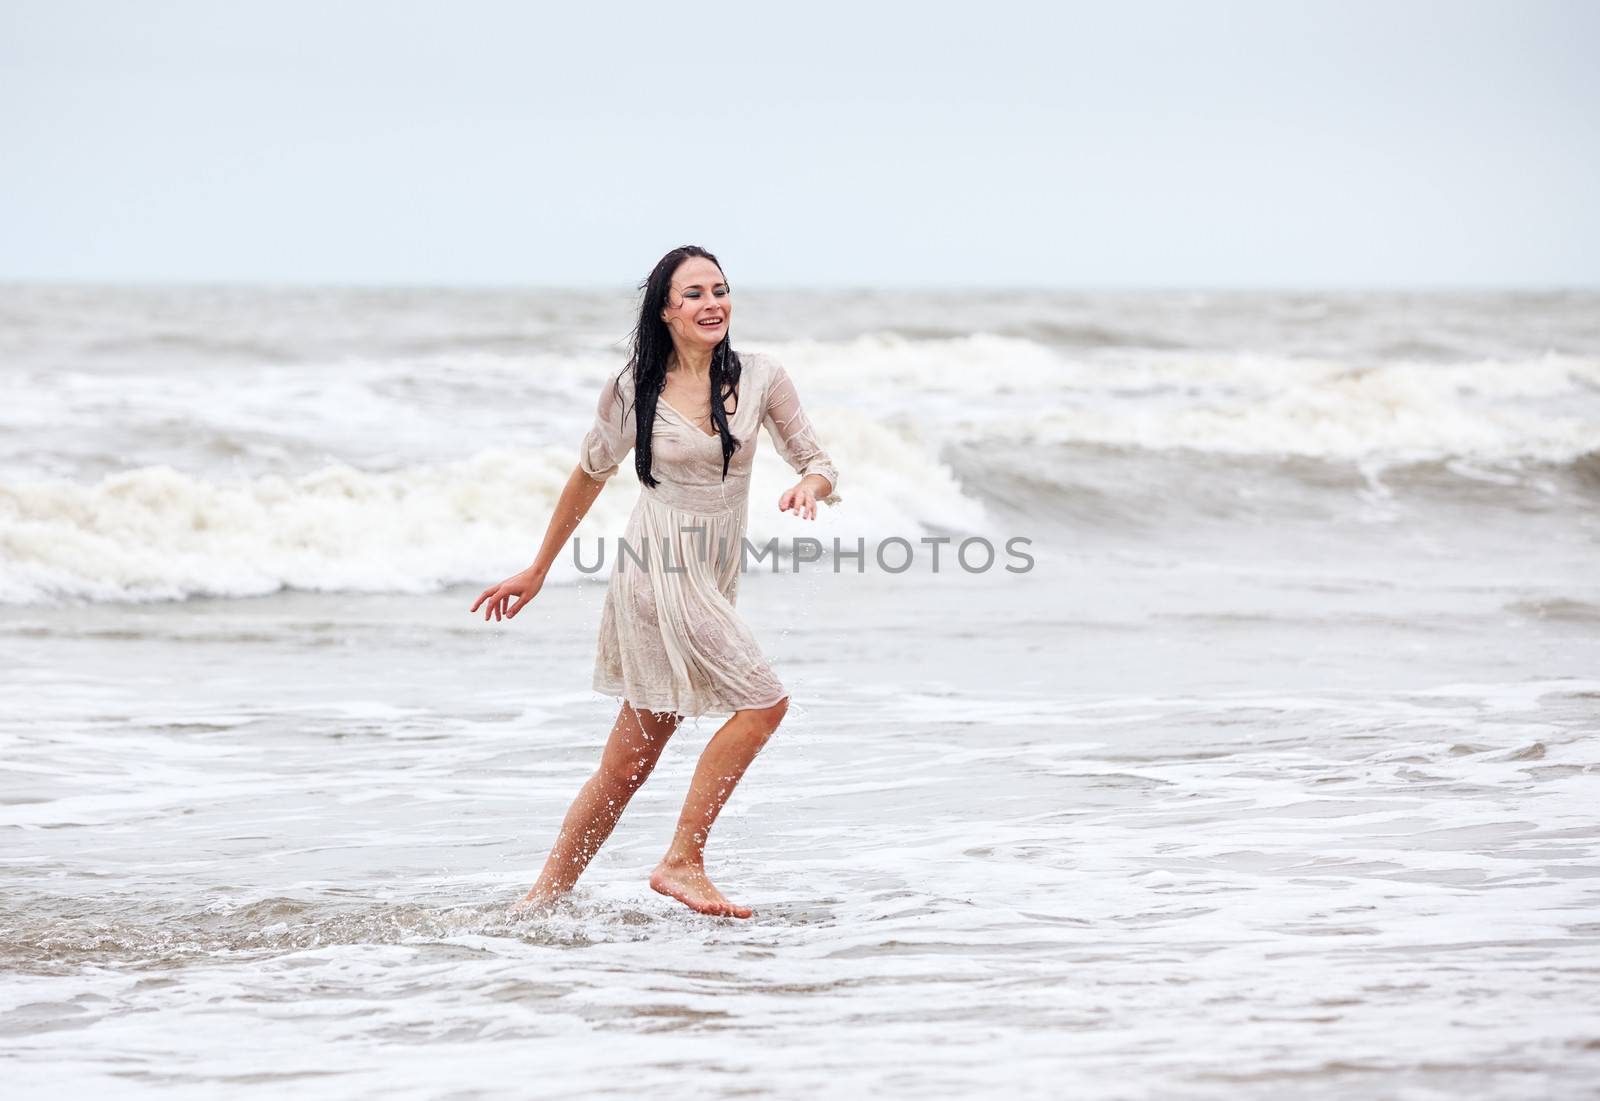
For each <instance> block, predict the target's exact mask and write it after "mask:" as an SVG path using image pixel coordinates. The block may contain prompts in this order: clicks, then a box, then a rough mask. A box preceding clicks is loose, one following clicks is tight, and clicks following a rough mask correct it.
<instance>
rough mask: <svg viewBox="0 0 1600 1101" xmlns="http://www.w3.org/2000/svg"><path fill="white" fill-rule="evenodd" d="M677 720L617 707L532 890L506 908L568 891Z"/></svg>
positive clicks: (678, 717) (649, 768)
mask: <svg viewBox="0 0 1600 1101" xmlns="http://www.w3.org/2000/svg"><path fill="white" fill-rule="evenodd" d="M682 718H683V717H682V716H681V715H658V714H657V713H656V712H653V711H643V710H641V711H635V710H634V709H633V706H632V705H631V704H627V703H624V704H623V705H622V710H621V711H619V712H617V721H616V724H615V725H613V726H612V728H611V736H610V737H609V738H607V739H606V748H605V751H604V752H603V753H602V754H601V755H600V767H599V768H598V769H596V770H595V773H594V775H593V776H591V777H589V779H588V780H587V781H585V783H584V785H583V787H582V788H581V789H580V790H579V792H578V796H577V798H575V799H574V800H573V801H572V806H571V807H570V808H569V809H568V810H567V817H566V819H565V820H564V821H563V822H562V823H561V831H560V833H558V834H557V835H556V842H555V844H554V845H552V846H551V847H550V855H549V857H547V858H546V859H545V862H544V871H542V872H540V873H539V879H538V881H537V882H535V883H534V885H533V889H532V890H531V891H529V892H528V893H527V894H526V895H525V896H523V898H522V900H521V901H519V902H518V903H516V905H515V906H513V907H512V909H513V911H515V910H518V909H521V908H523V907H526V906H532V905H536V904H540V903H546V902H551V901H553V900H555V899H557V898H559V897H560V896H562V895H564V894H566V893H567V892H568V891H570V890H572V886H573V884H575V883H577V882H578V877H579V876H581V875H582V874H583V870H584V869H585V868H587V867H588V866H589V861H590V860H592V859H593V858H594V854H595V853H597V852H599V851H600V846H601V845H603V844H605V841H606V838H608V837H610V836H611V830H612V828H613V827H615V826H616V824H617V819H619V818H621V817H622V812H623V810H625V809H626V808H627V806H628V800H630V799H632V798H633V793H634V792H636V791H638V790H639V787H640V785H642V784H643V783H644V782H645V780H646V779H647V778H649V776H650V773H651V771H652V770H653V769H654V768H655V767H656V761H657V759H658V758H660V756H661V750H662V749H663V748H664V747H665V746H666V744H667V739H668V738H670V737H672V732H673V731H674V730H676V729H677V728H678V723H679V722H680V721H682Z"/></svg>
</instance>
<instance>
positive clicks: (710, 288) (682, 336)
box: [661, 256, 733, 351]
mask: <svg viewBox="0 0 1600 1101" xmlns="http://www.w3.org/2000/svg"><path fill="white" fill-rule="evenodd" d="M732 319H733V297H732V295H730V294H729V293H728V284H727V282H726V281H724V279H723V278H722V269H721V268H719V267H717V265H715V264H713V263H712V262H711V261H710V260H707V259H705V258H704V257H703V256H691V257H689V258H688V259H687V260H685V261H684V262H683V263H681V264H679V265H678V269H677V270H676V271H674V272H673V273H672V286H671V288H670V289H669V290H668V291H667V304H666V306H665V308H663V309H662V311H661V320H662V321H665V322H666V323H667V328H668V329H669V330H671V332H672V341H673V343H674V344H677V345H679V346H680V347H686V348H698V349H703V350H705V351H710V350H711V349H712V348H715V347H716V346H717V344H718V343H720V342H721V340H722V338H723V337H725V336H727V335H728V325H729V323H730V322H731V321H732Z"/></svg>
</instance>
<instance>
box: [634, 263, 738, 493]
mask: <svg viewBox="0 0 1600 1101" xmlns="http://www.w3.org/2000/svg"><path fill="white" fill-rule="evenodd" d="M692 256H698V257H701V258H703V259H706V260H710V261H711V262H712V263H713V264H716V265H717V270H718V271H721V270H722V264H721V263H719V262H718V260H717V258H716V257H715V256H713V255H711V253H709V252H707V251H706V250H705V249H703V248H700V247H699V246H698V245H684V246H682V247H681V248H675V249H673V250H672V251H671V252H669V253H667V254H666V255H665V256H663V257H662V258H661V259H660V260H658V261H656V266H655V267H654V268H652V269H651V271H650V275H649V276H648V277H647V278H646V279H645V281H644V282H643V283H640V284H639V290H640V291H642V292H643V294H642V295H641V297H640V299H639V322H638V324H637V325H635V326H634V327H633V351H632V353H631V354H630V355H629V357H628V370H630V371H632V372H633V395H634V398H633V400H634V408H635V409H636V410H637V413H638V415H637V416H636V417H635V418H634V438H633V469H634V471H635V472H637V473H638V475H639V482H640V484H642V485H647V486H649V487H650V488H652V489H654V488H655V486H656V484H657V483H656V479H655V477H654V476H653V475H652V474H651V473H650V459H651V451H650V440H651V435H652V431H653V429H654V428H655V423H656V403H657V401H658V400H659V399H660V397H661V389H662V387H663V386H665V385H666V382H667V360H668V359H669V358H670V357H671V355H672V330H670V329H668V328H667V323H666V322H665V321H663V320H661V311H662V310H664V309H666V306H667V296H668V293H669V292H670V291H671V290H672V273H673V272H675V271H677V270H678V265H679V264H681V263H683V262H684V261H685V260H687V259H689V258H690V257H692ZM723 283H724V284H726V283H727V277H726V274H724V277H723ZM732 339H733V326H732V323H729V326H728V331H727V332H725V333H723V334H722V340H721V341H720V342H719V343H718V344H717V346H716V347H715V348H713V349H712V350H711V423H712V424H714V425H715V426H716V429H717V435H718V436H719V437H721V439H722V476H723V477H724V478H726V477H727V476H728V463H729V462H730V461H732V459H733V453H734V452H735V451H737V450H738V449H739V441H738V440H736V439H734V438H733V433H732V432H731V431H729V429H728V411H727V410H726V409H724V408H723V405H722V403H723V402H724V401H726V400H727V397H728V395H729V394H732V395H733V398H734V402H733V407H734V410H735V412H737V411H738V408H739V374H740V372H741V365H740V363H739V353H737V352H735V351H734V350H733V344H732V343H731V341H732Z"/></svg>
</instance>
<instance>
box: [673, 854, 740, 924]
mask: <svg viewBox="0 0 1600 1101" xmlns="http://www.w3.org/2000/svg"><path fill="white" fill-rule="evenodd" d="M650 887H651V888H652V889H653V890H656V891H659V892H661V893H662V894H664V895H669V896H671V897H672V898H675V899H677V900H678V901H679V902H681V903H683V904H684V905H685V906H687V907H689V909H691V910H698V911H699V912H700V913H702V914H717V915H718V916H721V917H740V918H747V917H749V916H750V915H751V913H752V912H753V911H752V910H751V909H750V907H748V906H739V905H737V904H735V903H732V902H729V901H728V900H727V899H726V898H725V897H724V896H723V894H722V892H721V891H719V890H717V889H716V887H714V886H712V884H711V880H709V879H707V878H706V870H705V868H703V867H701V866H700V865H698V864H675V863H668V862H667V861H665V860H663V861H662V862H661V863H659V864H657V865H656V870H655V871H653V872H651V873H650Z"/></svg>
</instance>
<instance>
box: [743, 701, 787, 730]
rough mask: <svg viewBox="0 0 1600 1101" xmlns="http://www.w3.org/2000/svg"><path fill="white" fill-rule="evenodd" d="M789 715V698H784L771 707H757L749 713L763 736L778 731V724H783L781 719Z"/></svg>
mask: <svg viewBox="0 0 1600 1101" xmlns="http://www.w3.org/2000/svg"><path fill="white" fill-rule="evenodd" d="M788 713H789V697H788V696H785V697H783V699H781V700H779V701H778V702H777V703H775V704H773V705H772V706H771V707H757V708H753V709H752V711H751V717H752V719H753V720H754V722H755V724H756V726H757V727H758V728H759V729H760V730H761V731H762V733H763V734H765V735H768V736H770V735H771V734H772V732H773V731H775V730H777V729H778V724H779V723H781V722H783V717H784V716H785V715H787V714H788Z"/></svg>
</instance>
